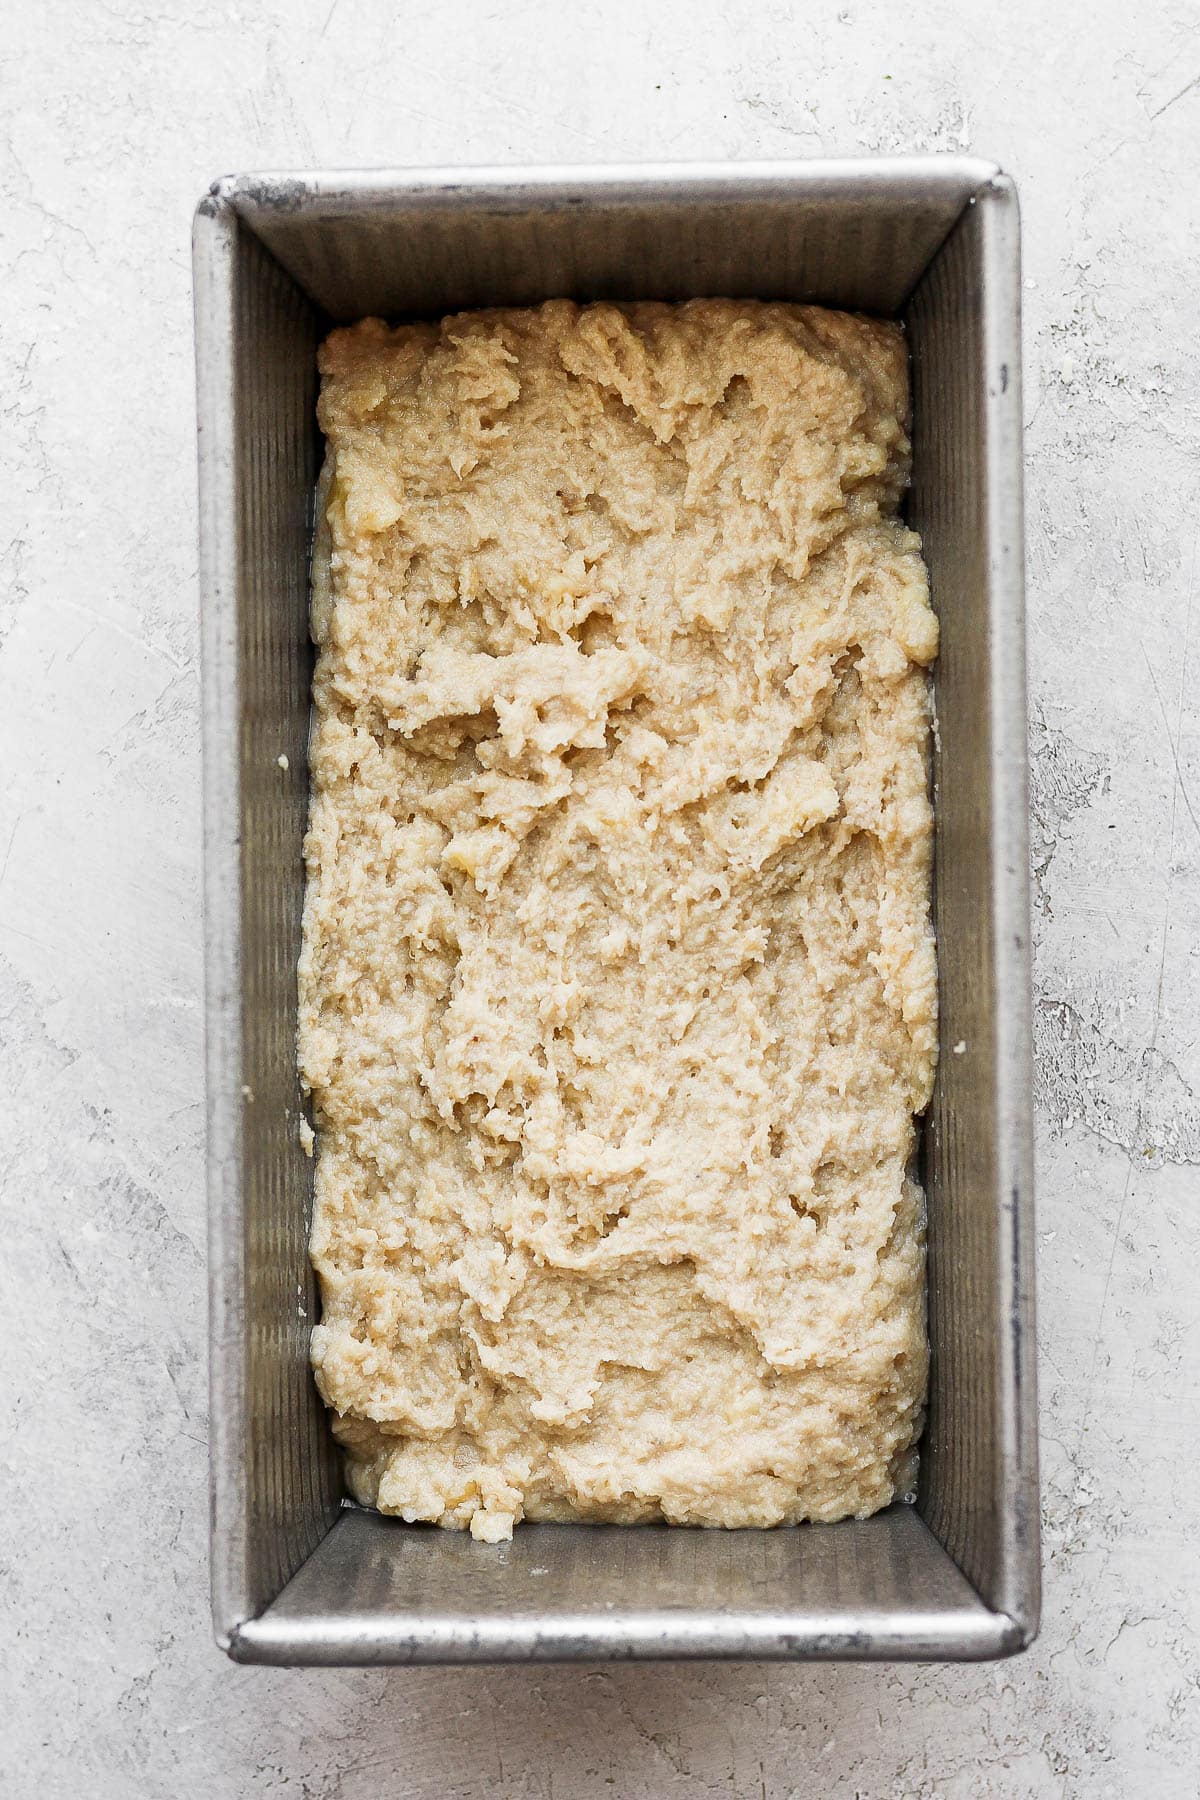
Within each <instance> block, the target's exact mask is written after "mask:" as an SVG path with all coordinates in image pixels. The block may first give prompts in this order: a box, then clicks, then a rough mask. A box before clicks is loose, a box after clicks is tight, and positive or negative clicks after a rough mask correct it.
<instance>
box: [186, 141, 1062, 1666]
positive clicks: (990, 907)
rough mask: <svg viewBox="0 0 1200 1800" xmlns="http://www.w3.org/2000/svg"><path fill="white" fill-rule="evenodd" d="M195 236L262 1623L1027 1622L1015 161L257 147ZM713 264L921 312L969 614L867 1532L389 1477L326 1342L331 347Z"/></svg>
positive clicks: (237, 1487) (953, 665)
mask: <svg viewBox="0 0 1200 1800" xmlns="http://www.w3.org/2000/svg"><path fill="white" fill-rule="evenodd" d="M194 250H195V278H196V336H197V360H198V380H199V428H200V492H201V509H200V516H201V593H202V609H203V650H204V750H205V802H204V829H205V865H206V886H205V919H206V926H205V930H206V955H207V1006H206V1022H207V1056H208V1157H209V1192H210V1205H211V1258H212V1274H211V1279H212V1488H213V1540H212V1558H213V1561H212V1567H213V1596H214V1612H215V1620H216V1631H217V1636H218V1639H219V1641H220V1643H221V1644H222V1645H223V1646H224V1647H225V1648H226V1649H227V1650H228V1651H229V1653H230V1655H232V1656H234V1657H236V1658H238V1659H239V1660H242V1661H246V1662H271V1663H285V1664H287V1663H387V1662H433V1661H480V1660H489V1659H502V1658H505V1659H519V1658H527V1659H552V1658H588V1659H599V1658H626V1657H675V1656H725V1657H790V1658H811V1657H876V1658H889V1657H890V1658H901V1657H914V1658H921V1659H940V1658H984V1657H994V1656H1003V1655H1006V1654H1009V1653H1011V1652H1012V1651H1015V1650H1019V1649H1020V1648H1022V1647H1023V1646H1024V1645H1025V1644H1027V1643H1029V1641H1030V1640H1031V1638H1032V1637H1033V1635H1034V1633H1035V1631H1036V1629H1037V1617H1038V1587H1039V1550H1038V1518H1037V1472H1036V1437H1035V1394H1034V1349H1033V1270H1032V1244H1033V1238H1032V1221H1031V1206H1032V1185H1031V1141H1030V1140H1031V1125H1030V1028H1029V950H1028V932H1027V892H1026V880H1027V877H1026V860H1027V859H1026V831H1027V802H1026V764H1025V756H1026V751H1025V671H1024V648H1023V592H1022V518H1021V410H1020V371H1021V364H1020V324H1019V290H1020V282H1019V226H1018V214H1017V201H1016V195H1015V193H1014V190H1013V187H1012V184H1011V183H1010V182H1009V181H1008V180H1007V179H1006V178H1005V177H1004V176H1003V175H1002V174H1001V173H1000V172H999V171H998V170H997V169H996V168H995V167H993V166H992V165H991V164H988V163H984V162H978V161H974V160H971V159H967V158H961V157H951V158H923V159H898V160H884V161H863V162H809V163H785V164H762V165H741V166H733V167H731V166H726V165H699V166H687V167H658V166H656V167H637V168H616V167H614V168H591V169H531V170H494V169H489V170H457V171H441V170H439V171H400V172H394V173H381V172H372V173H364V174H310V175H286V176H245V177H234V178H230V179H226V180H223V181H219V182H217V183H216V184H215V185H214V186H213V188H212V190H211V192H210V193H209V194H208V195H206V197H205V198H204V199H203V200H202V201H201V202H200V206H199V208H198V211H197V214H196V222H195V238H194ZM698 294H727V295H743V296H757V297H760V298H764V299H766V298H785V299H789V300H810V301H820V302H825V303H828V304H830V305H833V306H843V307H857V308H862V309H866V310H868V311H871V312H876V313H883V314H891V315H897V316H899V317H901V318H903V319H904V320H905V321H906V323H907V326H908V332H909V341H910V344H911V348H912V360H913V384H914V412H915V463H914V474H913V485H912V491H911V496H910V501H909V508H910V514H911V519H912V523H913V524H914V525H915V526H916V527H917V529H918V530H919V531H920V532H921V533H922V535H923V537H924V541H925V554H926V557H927V559H928V562H929V567H930V572H931V576H932V585H933V597H934V602H935V605H936V606H937V609H938V612H939V613H940V615H941V627H942V650H941V657H940V660H939V662H938V664H937V668H936V674H935V681H936V690H937V711H938V719H939V737H938V743H937V747H936V752H935V768H934V778H935V783H936V807H937V815H936V816H937V833H936V923H937V932H938V939H939V945H940V959H941V977H940V985H941V1016H942V1027H941V1030H942V1057H941V1068H940V1073H939V1075H938V1081H937V1090H936V1094H935V1098H934V1101H933V1105H932V1107H931V1110H930V1115H929V1118H928V1120H927V1122H926V1128H925V1142H924V1167H925V1179H926V1185H927V1190H928V1199H929V1326H930V1335H931V1340H932V1349H933V1373H932V1389H931V1394H930V1406H929V1418H928V1425H927V1428H926V1432H925V1436H924V1440H923V1443H922V1449H921V1472H920V1484H919V1493H918V1497H917V1501H916V1505H915V1506H902V1505H897V1506H894V1507H891V1508H889V1509H888V1510H887V1511H886V1512H884V1513H881V1514H879V1515H878V1516H876V1517H875V1518H872V1519H868V1520H865V1521H861V1522H860V1521H850V1522H847V1523H845V1524H841V1525H834V1526H801V1527H799V1528H795V1529H788V1530H777V1531H771V1532H756V1531H741V1532H719V1531H707V1532H706V1531H692V1530H684V1529H678V1528H670V1527H653V1526H647V1527H632V1528H630V1527H625V1528H622V1527H602V1526H561V1525H525V1526H522V1527H521V1528H520V1529H519V1530H518V1532H517V1534H516V1537H515V1540H514V1541H513V1543H512V1544H511V1545H508V1546H501V1547H498V1548H492V1547H489V1546H486V1545H482V1544H476V1543H474V1542H473V1541H472V1540H471V1539H470V1538H469V1537H465V1536H462V1535H459V1534H455V1533H446V1532H440V1531H437V1530H435V1529H431V1528H429V1527H423V1526H405V1525H403V1524H401V1523H399V1522H398V1521H396V1520H391V1519H383V1518H380V1517H377V1516H375V1515H373V1514H370V1513H366V1512H363V1511H360V1510H357V1509H355V1508H353V1507H351V1506H348V1505H347V1504H346V1503H345V1502H344V1500H343V1496H342V1492H341V1488H340V1481H339V1473H338V1464H337V1459H336V1456H335V1452H334V1447H333V1444H332V1440H331V1437H330V1433H329V1429H328V1426H327V1423H326V1419H325V1416H324V1413H323V1410H322V1407H321V1405H320V1403H319V1401H318V1399H317V1396H316V1393H315V1390H314V1388H313V1385H312V1382H311V1379H310V1375H309V1369H308V1358H307V1350H308V1332H309V1328H310V1324H311V1321H312V1319H313V1318H314V1316H315V1312H316V1304H317V1301H316V1294H315V1291H314V1282H313V1278H312V1275H311V1273H310V1270H309V1266H308V1259H307V1254H306V1240H307V1233H308V1223H309V1210H310V1204H311V1192H312V1164H311V1162H310V1161H309V1160H308V1159H307V1158H306V1156H305V1155H304V1153H303V1151H302V1149H301V1145H300V1137H299V1125H300V1120H301V1096H300V1092H299V1088H298V1085H297V1078H296V1067H295V1054H294V1034H295V1022H296V998H295V977H294V970H295V964H296V956H297V951H298V949H299V944H300V908H301V897H302V883H303V868H302V863H301V839H302V835H303V831H304V825H305V813H306V804H307V786H308V781H307V767H306V740H307V733H308V706H309V674H310V652H309V640H308V629H307V609H308V551H309V542H310V535H311V526H312V518H313V484H314V480H315V477H316V472H317V466H318V458H319V454H320V443H319V438H318V433H317V428H316V423H315V415H314V406H315V401H316V390H317V373H316V362H315V352H316V347H317V344H318V342H319V340H320V339H321V337H322V335H323V334H324V332H325V331H326V330H327V329H328V327H329V326H330V324H331V323H334V322H336V321H339V320H350V319H356V318H359V317H361V316H362V315H364V314H367V313H378V314H383V315H385V316H389V317H396V316H403V315H412V314H438V313H443V312H447V311H450V310H453V309H456V308H460V307H469V306H480V305H490V304H504V305H512V304H518V303H523V302H535V301H538V300H541V299H544V298H546V297H547V296H550V295H573V296H576V297H578V298H580V299H587V298H601V297H612V298H627V299H633V298H652V297H658V298H667V299H682V298H686V297H688V296H690V295H698ZM281 757H285V758H286V759H287V763H286V768H285V767H284V766H283V765H282V764H281V763H280V761H279V759H280V758H281Z"/></svg>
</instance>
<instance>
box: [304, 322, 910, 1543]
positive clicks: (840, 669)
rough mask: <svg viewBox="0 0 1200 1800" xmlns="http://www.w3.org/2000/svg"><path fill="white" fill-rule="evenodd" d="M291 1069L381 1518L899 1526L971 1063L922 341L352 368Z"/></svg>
mask: <svg viewBox="0 0 1200 1800" xmlns="http://www.w3.org/2000/svg"><path fill="white" fill-rule="evenodd" d="M321 370H322V375H323V385H322V391H321V401H320V420H321V424H322V427H323V429H324V431H325V434H326V438H327V440H328V460H327V464H326V471H325V476H324V478H323V479H324V487H323V520H322V525H321V528H320V531H319V537H318V544H317V554H316V559H315V561H316V571H315V578H314V593H313V630H314V636H315V638H316V640H317V643H318V645H319V659H318V663H317V669H316V676H315V682H314V696H315V708H316V714H315V717H316V725H315V733H314V741H313V746H312V782H313V794H312V814H311V825H310V831H309V835H308V839H307V843H306V857H307V866H308V890H307V904H306V911H305V922H304V950H303V957H302V961H301V966H300V999H301V1007H300V1058H301V1068H302V1073H303V1078H304V1080H305V1082H306V1084H307V1086H308V1088H309V1089H310V1090H311V1093H312V1096H313V1101H314V1106H315V1117H316V1122H317V1126H318V1132H319V1145H318V1163H317V1171H316V1183H317V1198H316V1216H315V1221H314V1227H313V1237H312V1254H313V1259H314V1262H315V1264H316V1267H317V1270H318V1271H319V1274H320V1278H321V1287H322V1293H323V1300H324V1311H323V1318H322V1322H321V1324H320V1325H319V1326H318V1327H317V1328H316V1330H315V1331H314V1333H313V1342H312V1354H313V1361H314V1365H315V1368H316V1373H317V1379H318V1381H319V1383H320V1387H321V1391H322V1393H323V1394H324V1396H325V1398H326V1400H327V1401H328V1403H329V1405H330V1406H331V1407H332V1408H333V1409H334V1410H335V1429H336V1431H337V1435H338V1437H339V1438H340V1440H341V1441H342V1443H343V1444H344V1446H345V1448H346V1450H347V1452H348V1457H349V1464H348V1466H349V1479H350V1484H351V1487H352V1490H353V1492H354V1493H355V1495H356V1496H357V1497H358V1498H359V1499H360V1500H362V1501H364V1502H366V1503H369V1504H371V1505H374V1506H378V1507H380V1508H381V1509H383V1510H384V1511H385V1512H392V1513H399V1514H401V1515H403V1517H404V1518H406V1519H410V1520H416V1519H426V1520H434V1521H436V1522H437V1523H439V1524H441V1525H445V1526H468V1525H469V1526H470V1529H471V1530H472V1532H473V1533H474V1534H475V1535H476V1536H477V1537H480V1538H484V1539H488V1540H495V1539H499V1538H503V1537H507V1536H508V1535H509V1534H510V1533H511V1531H512V1527H513V1524H514V1522H515V1521H517V1520H519V1519H521V1518H522V1517H525V1518H534V1519H568V1518H571V1519H575V1518H585V1519H595V1520H616V1521H633V1520H640V1519H649V1518H657V1517H663V1518H666V1519H668V1520H671V1521H673V1522H676V1523H680V1524H694V1525H724V1526H746V1525H775V1524H779V1523H783V1522H794V1521H797V1520H800V1519H805V1518H809V1519H836V1518H840V1517H842V1516H843V1515H846V1514H858V1515H864V1514H867V1513H870V1512H872V1511H874V1510H875V1509H876V1508H878V1507H880V1506H883V1505H885V1504H886V1503H887V1502H888V1501H889V1500H890V1499H892V1497H893V1495H894V1494H895V1493H896V1492H897V1491H898V1490H899V1489H900V1488H902V1486H903V1485H904V1483H905V1482H906V1481H907V1479H908V1478H909V1474H910V1470H911V1457H910V1447H911V1445H912V1444H913V1442H914V1439H915V1437H916V1434H917V1432H918V1430H919V1428H920V1423H921V1415H922V1404H923V1399H924V1392H925V1379H926V1360H927V1359H926V1342H925V1329H924V1297H923V1275H924V1252H923V1229H922V1198H921V1194H920V1191H919V1189H918V1188H917V1187H916V1186H915V1185H914V1183H913V1181H912V1180H911V1179H910V1178H909V1176H908V1175H907V1174H906V1165H907V1163H908V1160H909V1157H910V1154H911V1152H912V1148H913V1114H914V1113H915V1112H918V1111H919V1110H920V1109H921V1108H922V1107H923V1106H924V1105H925V1103H926V1101H927V1099H928V1096H929V1090H930V1083H931V1079H932V1072H933V1065H934V1058H935V1050H936V1019H935V1008H936V986H935V968H934V949H933V942H932V938H931V933H930V926H929V859H930V831H931V819H930V809H929V804H928V801H927V797H926V772H925V756H926V744H927V736H928V720H929V707H928V683H927V679H926V675H925V668H926V665H928V664H929V663H930V661H931V660H932V659H933V657H934V654H935V651H936V645H937V625H936V620H935V618H934V615H933V614H932V612H931V611H930V609H929V605H928V595H927V584H926V578H925V572H924V569H923V566H922V562H921V556H920V546H919V543H918V540H917V539H916V537H914V535H913V534H912V533H911V532H909V531H907V530H906V529H905V528H904V527H903V526H902V525H901V524H900V523H899V522H898V521H897V518H896V508H897V502H898V499H899V496H900V493H901V490H902V488H903V485H904V482H905V479H906V473H907V459H908V453H909V445H908V439H907V436H906V414H907V405H908V399H907V375H906V357H905V349H904V343H903V339H902V337H901V334H900V332H899V330H898V329H897V328H895V327H893V326H891V325H886V324H882V323H877V322H872V321H867V320H864V319H860V318H856V317H851V316H848V315H843V314H837V313H831V312H825V311H821V310H818V309H814V308H806V307H796V306H784V305H760V304H756V303H747V302H740V301H739V302H731V301H721V300H712V301H693V302H689V303H688V304H686V305H682V306H665V305H657V304H638V305H632V306H625V307H621V308H617V307H613V306H608V305H598V306H589V307H586V308H583V309H582V310H581V309H579V308H577V307H576V306H574V305H573V304H570V303H568V302H566V301H556V302H552V303H550V304H548V305H545V306H543V307H540V308H538V309H537V310H533V311H520V312H517V311H514V312H485V313H466V314H460V315H458V316H457V317H451V318H447V319H444V320H442V321H441V323H440V324H421V325H407V326H401V327H400V328H398V329H396V330H390V329H388V328H387V327H385V326H384V325H382V324H381V323H379V322H378V321H375V320H367V321H366V322H364V323H362V324H360V325H357V326H355V327H353V328H352V329H349V330H340V331H335V332H334V333H333V335H332V336H331V337H330V338H329V340H328V341H327V343H326V344H325V346H324V348H323V350H322V352H321Z"/></svg>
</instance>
